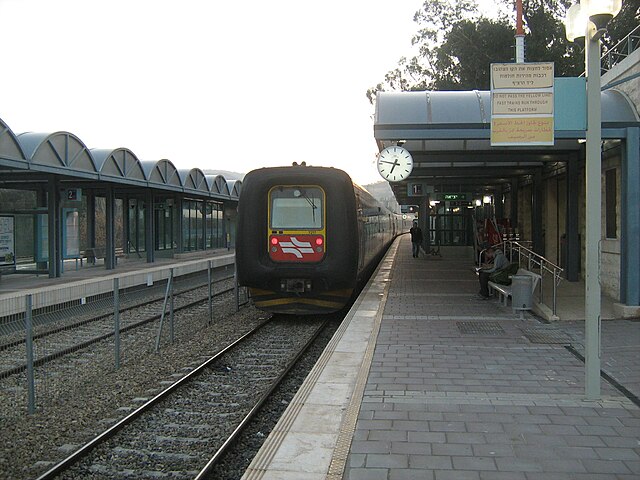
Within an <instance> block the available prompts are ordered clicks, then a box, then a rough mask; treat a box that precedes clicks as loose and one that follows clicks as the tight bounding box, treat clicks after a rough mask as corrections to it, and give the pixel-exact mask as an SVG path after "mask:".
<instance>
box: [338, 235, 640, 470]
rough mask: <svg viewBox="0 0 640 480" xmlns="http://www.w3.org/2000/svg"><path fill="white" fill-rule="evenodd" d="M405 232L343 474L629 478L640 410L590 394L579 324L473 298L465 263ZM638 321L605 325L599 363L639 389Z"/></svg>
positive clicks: (616, 395)
mask: <svg viewBox="0 0 640 480" xmlns="http://www.w3.org/2000/svg"><path fill="white" fill-rule="evenodd" d="M409 250H410V248H409V244H408V241H407V239H403V240H402V244H401V246H400V249H399V250H398V254H397V256H396V261H395V264H394V266H393V270H392V274H391V286H390V290H389V294H388V298H387V302H386V305H385V307H384V314H383V316H382V322H381V326H380V333H379V335H378V338H377V344H376V349H375V352H374V355H373V361H372V363H371V369H370V372H369V377H368V380H367V383H366V387H365V391H364V395H363V398H362V406H361V409H360V414H359V417H358V421H357V424H356V430H355V433H354V436H353V442H352V444H351V450H350V454H349V458H348V463H347V469H346V472H345V476H344V478H348V479H349V480H359V479H363V480H364V479H366V480H376V479H381V480H383V479H384V480H402V479H421V480H422V479H436V480H444V479H455V480H464V479H474V480H480V479H482V480H488V479H509V480H517V479H526V480H534V479H545V480H552V479H571V480H579V479H585V480H586V479H632V478H633V479H638V478H640V410H639V409H638V407H637V406H636V405H634V404H633V403H632V402H631V401H630V400H629V399H628V398H627V397H625V396H623V395H622V394H621V392H620V391H619V390H617V389H616V388H615V387H614V386H612V385H611V384H609V383H608V382H606V381H603V382H602V398H601V399H600V400H599V401H587V400H585V399H584V398H583V396H584V395H583V393H584V364H583V363H582V362H581V361H580V360H579V359H578V358H577V357H576V356H575V355H573V354H572V353H571V352H570V351H569V350H568V349H566V348H565V346H564V344H566V343H571V344H573V345H574V347H575V348H576V350H578V351H580V350H581V349H582V346H581V342H582V338H583V322H570V323H568V324H564V323H561V324H553V325H544V324H542V323H540V322H539V321H538V320H536V319H535V318H534V317H533V316H531V315H528V316H527V317H526V318H525V319H524V320H519V319H517V317H515V316H514V315H513V314H512V312H511V310H510V308H504V307H501V306H500V305H499V304H498V302H497V301H496V300H489V301H482V300H477V299H476V298H475V294H476V293H477V290H478V283H477V279H476V277H475V276H474V275H473V273H471V272H470V268H469V267H470V266H469V264H468V262H467V261H466V260H458V259H455V258H443V259H442V260H437V259H435V260H431V259H429V260H424V259H417V260H416V259H413V258H412V257H411V255H410V253H409ZM639 348H640V323H639V322H632V321H619V322H618V321H613V322H611V323H605V324H604V326H603V350H604V355H603V369H609V370H610V371H611V373H612V376H614V377H616V378H618V380H619V381H620V382H621V383H623V384H626V385H627V388H629V389H630V390H632V391H635V392H634V393H635V394H636V395H639V394H640V383H639V379H640V370H639V369H638V367H639V366H640V365H639V363H640V362H639V358H640V355H638V349H639Z"/></svg>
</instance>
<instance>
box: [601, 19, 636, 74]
mask: <svg viewBox="0 0 640 480" xmlns="http://www.w3.org/2000/svg"><path fill="white" fill-rule="evenodd" d="M639 47H640V25H638V26H636V28H634V29H633V30H632V31H631V32H630V33H629V34H628V35H627V36H626V37H624V38H623V39H622V40H620V41H619V42H618V43H616V44H615V45H614V46H613V47H611V48H610V49H609V50H607V51H606V52H605V54H604V55H602V63H601V65H602V66H601V69H602V72H603V73H605V72H608V71H609V70H611V69H612V68H613V67H614V66H615V65H617V64H618V63H620V62H621V61H623V60H624V59H625V58H627V57H628V56H629V55H631V54H632V53H633V52H634V51H635V50H637V49H638V48H639Z"/></svg>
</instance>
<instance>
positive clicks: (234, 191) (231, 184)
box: [227, 180, 242, 198]
mask: <svg viewBox="0 0 640 480" xmlns="http://www.w3.org/2000/svg"><path fill="white" fill-rule="evenodd" d="M227 187H228V188H229V192H230V194H231V196H232V197H238V198H240V192H241V191H242V181H240V180H230V181H228V182H227Z"/></svg>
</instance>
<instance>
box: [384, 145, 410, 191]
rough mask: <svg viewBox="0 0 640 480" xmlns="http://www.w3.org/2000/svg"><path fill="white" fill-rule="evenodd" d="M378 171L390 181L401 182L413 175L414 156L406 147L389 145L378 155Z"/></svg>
mask: <svg viewBox="0 0 640 480" xmlns="http://www.w3.org/2000/svg"><path fill="white" fill-rule="evenodd" d="M377 164H378V172H379V173H380V175H381V176H382V178H384V179H385V180H388V181H389V182H400V181H402V180H404V179H406V178H407V177H408V176H409V175H411V171H412V170H413V158H412V157H411V154H410V153H409V150H407V149H406V148H402V147H398V146H393V147H387V148H385V149H384V150H382V151H381V152H380V155H378V162H377Z"/></svg>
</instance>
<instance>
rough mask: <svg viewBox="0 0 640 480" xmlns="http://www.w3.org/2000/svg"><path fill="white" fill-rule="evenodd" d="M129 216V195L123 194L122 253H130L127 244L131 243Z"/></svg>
mask: <svg viewBox="0 0 640 480" xmlns="http://www.w3.org/2000/svg"><path fill="white" fill-rule="evenodd" d="M129 216H130V211H129V196H128V195H125V196H124V197H122V241H123V242H124V245H123V246H122V247H123V249H124V253H127V254H129V253H131V252H130V251H129V250H130V248H129V246H130V245H131V241H130V238H129V237H130V236H131V229H130V228H129V221H130V220H129ZM136 253H137V252H136Z"/></svg>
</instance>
